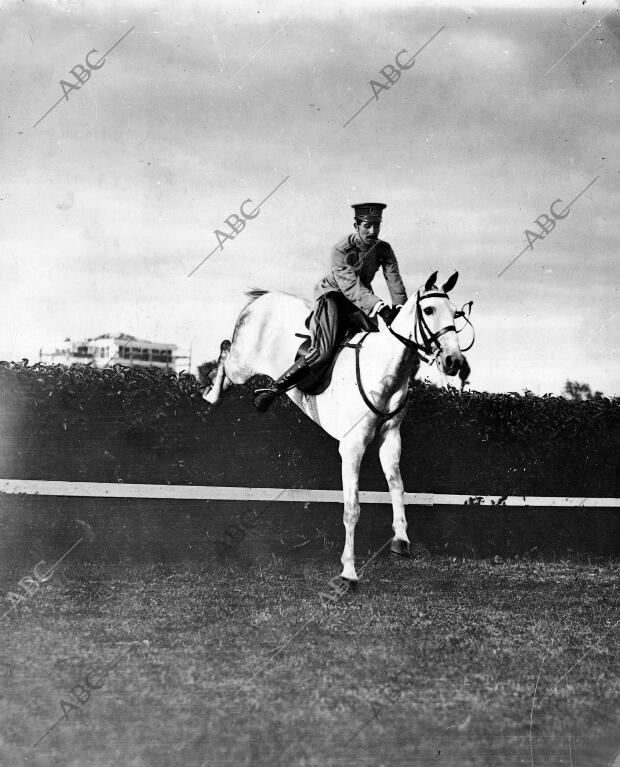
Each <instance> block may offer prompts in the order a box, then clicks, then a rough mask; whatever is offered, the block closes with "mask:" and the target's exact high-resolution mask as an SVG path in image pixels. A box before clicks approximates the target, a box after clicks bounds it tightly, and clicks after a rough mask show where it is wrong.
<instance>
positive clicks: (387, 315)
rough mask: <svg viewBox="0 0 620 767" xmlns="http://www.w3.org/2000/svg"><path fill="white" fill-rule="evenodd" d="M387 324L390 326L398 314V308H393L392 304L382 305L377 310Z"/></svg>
mask: <svg viewBox="0 0 620 767" xmlns="http://www.w3.org/2000/svg"><path fill="white" fill-rule="evenodd" d="M377 314H378V315H379V316H380V317H381V319H382V320H383V321H384V322H385V324H386V325H387V326H388V327H389V326H390V325H391V324H392V322H394V317H396V315H397V314H398V309H392V307H391V306H387V305H386V306H382V307H381V309H379V311H378V312H377Z"/></svg>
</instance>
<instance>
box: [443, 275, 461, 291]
mask: <svg viewBox="0 0 620 767" xmlns="http://www.w3.org/2000/svg"><path fill="white" fill-rule="evenodd" d="M458 278H459V273H458V272H454V274H453V275H452V276H451V277H448V279H447V281H446V282H444V284H443V285H442V286H441V289H442V290H443V292H444V293H449V292H450V291H451V290H452V288H453V287H454V286H455V285H456V281H457V280H458Z"/></svg>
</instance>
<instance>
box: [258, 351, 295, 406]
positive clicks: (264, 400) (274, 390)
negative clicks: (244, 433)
mask: <svg viewBox="0 0 620 767" xmlns="http://www.w3.org/2000/svg"><path fill="white" fill-rule="evenodd" d="M307 374H308V363H307V361H306V359H305V358H304V357H300V358H299V359H298V360H297V362H295V363H294V364H293V365H291V367H290V368H289V369H288V370H287V371H286V372H285V373H283V374H282V375H281V376H280V378H278V380H277V381H274V382H273V383H272V384H271V385H270V386H268V387H267V388H266V389H256V391H255V392H254V407H255V408H256V409H257V410H258V412H259V413H265V412H266V411H267V410H268V409H269V406H270V405H271V403H272V402H273V401H274V399H275V398H276V397H278V396H279V395H280V394H284V392H285V391H288V390H289V389H292V388H293V386H295V384H297V383H299V382H300V381H301V380H303V379H304V378H305V377H306V375H307Z"/></svg>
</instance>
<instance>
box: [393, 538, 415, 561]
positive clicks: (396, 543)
mask: <svg viewBox="0 0 620 767" xmlns="http://www.w3.org/2000/svg"><path fill="white" fill-rule="evenodd" d="M390 551H391V552H392V554H398V556H399V557H410V556H411V548H410V546H409V541H401V540H400V539H397V538H393V539H392V543H390Z"/></svg>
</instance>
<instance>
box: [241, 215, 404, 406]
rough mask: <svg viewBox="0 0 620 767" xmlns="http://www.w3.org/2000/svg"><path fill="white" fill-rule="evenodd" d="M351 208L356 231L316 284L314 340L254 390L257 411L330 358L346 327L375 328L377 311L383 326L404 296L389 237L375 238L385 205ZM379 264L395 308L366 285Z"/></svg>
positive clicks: (339, 247)
mask: <svg viewBox="0 0 620 767" xmlns="http://www.w3.org/2000/svg"><path fill="white" fill-rule="evenodd" d="M351 207H352V208H353V209H354V211H355V222H354V225H353V226H354V228H355V233H354V234H351V235H349V236H348V237H345V239H344V240H342V241H341V242H339V243H338V244H337V245H335V246H334V248H333V249H332V255H331V262H332V268H331V269H330V271H329V272H328V273H327V274H326V275H325V277H323V279H322V280H321V281H320V282H319V283H317V285H316V286H315V288H314V298H315V304H314V309H313V311H312V315H311V319H310V334H311V338H312V345H311V346H310V349H309V350H308V352H307V353H306V355H305V356H304V357H300V358H299V359H298V360H297V361H296V362H295V363H294V364H293V365H292V366H291V367H290V368H289V369H288V370H287V371H286V372H285V373H284V374H283V375H281V376H280V378H278V380H277V381H274V382H273V383H272V384H271V385H270V386H269V387H268V388H266V389H257V390H256V391H255V393H254V395H255V398H254V404H255V405H256V408H257V410H259V411H260V412H265V411H266V410H267V408H268V407H269V406H270V405H271V403H272V402H273V400H274V399H275V398H276V397H277V396H278V395H279V394H283V393H284V392H285V391H287V390H288V389H291V388H292V387H293V386H295V385H296V384H298V383H300V382H301V381H302V380H303V379H304V378H305V377H306V376H307V375H308V373H309V372H310V371H311V370H312V369H316V368H317V367H318V366H320V365H325V364H326V363H327V362H329V360H331V358H332V355H333V354H334V352H335V350H336V348H337V346H338V344H339V342H340V340H341V339H342V336H343V334H344V331H345V330H346V329H347V328H349V327H354V328H355V329H357V330H376V329H377V321H376V319H375V317H376V315H377V314H378V315H379V316H380V317H381V318H382V319H383V321H384V322H385V323H386V325H391V323H392V321H393V319H394V317H395V316H396V314H397V313H398V310H399V309H400V307H401V306H402V305H403V304H404V303H405V301H406V300H407V293H406V291H405V286H404V285H403V281H402V279H401V276H400V272H399V269H398V262H397V261H396V256H395V255H394V251H393V250H392V248H391V246H390V244H389V243H388V242H385V240H380V239H379V230H380V228H381V214H382V211H383V209H384V208H385V207H387V206H386V205H384V204H383V203H381V202H364V203H360V204H358V205H352V206H351ZM379 267H381V268H382V269H383V276H384V277H385V281H386V283H387V286H388V288H389V291H390V297H391V299H392V302H393V304H394V306H393V307H392V306H388V305H387V304H385V303H384V302H383V301H382V300H381V299H380V298H379V297H378V296H376V295H375V294H374V293H373V292H372V290H371V288H370V284H371V282H372V280H373V278H374V276H375V274H376V273H377V271H378V269H379ZM369 318H370V319H369Z"/></svg>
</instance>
